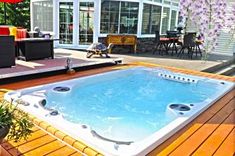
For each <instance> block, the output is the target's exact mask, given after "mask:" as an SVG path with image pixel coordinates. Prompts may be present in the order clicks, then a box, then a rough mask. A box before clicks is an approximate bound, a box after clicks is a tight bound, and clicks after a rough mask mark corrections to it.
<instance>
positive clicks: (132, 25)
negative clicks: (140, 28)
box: [120, 2, 139, 34]
mask: <svg viewBox="0 0 235 156" xmlns="http://www.w3.org/2000/svg"><path fill="white" fill-rule="evenodd" d="M138 11H139V3H130V2H121V16H120V18H121V19H120V33H127V34H136V33H137V24H138Z"/></svg>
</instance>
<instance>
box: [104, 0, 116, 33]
mask: <svg viewBox="0 0 235 156" xmlns="http://www.w3.org/2000/svg"><path fill="white" fill-rule="evenodd" d="M119 4H120V2H118V1H107V0H102V3H101V23H100V32H101V33H118V21H119Z"/></svg>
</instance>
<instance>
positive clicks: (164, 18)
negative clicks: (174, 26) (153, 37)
mask: <svg viewBox="0 0 235 156" xmlns="http://www.w3.org/2000/svg"><path fill="white" fill-rule="evenodd" d="M169 19H170V8H166V7H164V8H163V15H162V29H161V33H162V34H166V31H167V30H168V27H169Z"/></svg>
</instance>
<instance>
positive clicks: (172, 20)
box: [170, 10, 177, 30]
mask: <svg viewBox="0 0 235 156" xmlns="http://www.w3.org/2000/svg"><path fill="white" fill-rule="evenodd" d="M176 13H177V12H176V11H175V10H172V11H171V28H170V30H175V27H176V25H175V24H176Z"/></svg>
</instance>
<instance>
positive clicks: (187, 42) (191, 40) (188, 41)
mask: <svg viewBox="0 0 235 156" xmlns="http://www.w3.org/2000/svg"><path fill="white" fill-rule="evenodd" d="M195 46H196V43H195V35H194V33H188V34H186V35H184V39H183V43H182V48H181V49H180V52H179V53H178V57H182V55H183V54H184V50H185V49H187V50H188V57H190V58H191V59H192V57H193V49H194V48H195Z"/></svg>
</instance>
